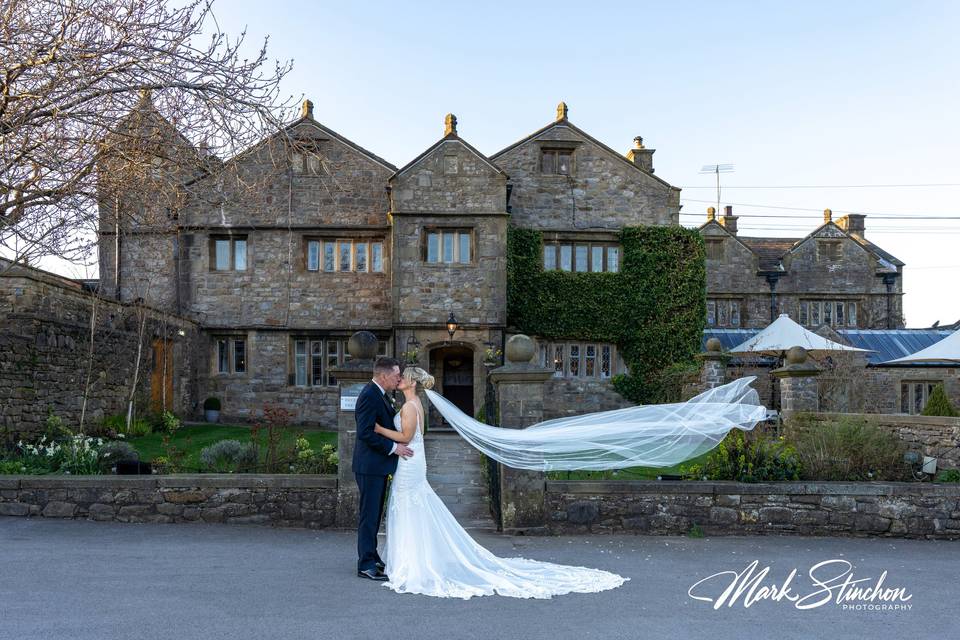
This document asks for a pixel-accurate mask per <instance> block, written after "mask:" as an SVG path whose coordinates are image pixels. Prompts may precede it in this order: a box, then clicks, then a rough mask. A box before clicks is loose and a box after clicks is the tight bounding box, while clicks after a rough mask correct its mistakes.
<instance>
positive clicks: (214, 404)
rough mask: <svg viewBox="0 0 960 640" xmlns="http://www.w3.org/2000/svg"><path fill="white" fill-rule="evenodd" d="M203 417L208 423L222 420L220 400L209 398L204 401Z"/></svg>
mask: <svg viewBox="0 0 960 640" xmlns="http://www.w3.org/2000/svg"><path fill="white" fill-rule="evenodd" d="M203 416H204V418H205V419H206V421H207V422H217V421H219V420H220V398H213V397H210V398H207V399H206V400H204V401H203Z"/></svg>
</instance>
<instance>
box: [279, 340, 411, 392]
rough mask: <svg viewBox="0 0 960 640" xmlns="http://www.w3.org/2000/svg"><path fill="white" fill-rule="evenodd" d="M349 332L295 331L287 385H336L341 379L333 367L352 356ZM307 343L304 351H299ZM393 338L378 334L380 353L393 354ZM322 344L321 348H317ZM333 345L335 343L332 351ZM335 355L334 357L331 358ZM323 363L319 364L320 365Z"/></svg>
mask: <svg viewBox="0 0 960 640" xmlns="http://www.w3.org/2000/svg"><path fill="white" fill-rule="evenodd" d="M349 341H350V336H347V335H318V334H310V333H291V334H289V335H288V340H287V355H288V358H287V360H288V361H287V386H288V387H295V388H299V389H322V388H328V389H329V388H333V387H336V386H337V384H338V382H337V379H336V378H335V377H334V376H333V375H332V374H331V373H330V369H331V368H332V367H339V366H342V365H343V364H344V363H346V362H348V361H349V360H350V354H348V353H347V352H346V351H347V343H348V342H349ZM300 344H303V345H304V351H303V353H300V352H299V351H298V349H299V345H300ZM392 344H393V341H392V339H391V338H390V337H380V336H378V337H377V356H378V357H379V356H386V355H390V351H391V347H392ZM317 347H319V348H317ZM331 347H335V349H334V350H333V352H331ZM301 358H302V362H303V382H301V380H300V376H299V374H300V371H299V367H300V361H301ZM331 358H333V359H332V360H331ZM318 364H319V366H318Z"/></svg>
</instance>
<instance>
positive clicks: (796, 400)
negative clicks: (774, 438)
mask: <svg viewBox="0 0 960 640" xmlns="http://www.w3.org/2000/svg"><path fill="white" fill-rule="evenodd" d="M770 373H771V374H773V375H774V376H776V377H777V378H778V379H779V380H780V411H781V412H782V413H784V414H789V413H793V412H797V411H819V410H820V398H819V396H818V395H817V376H818V375H820V367H818V366H817V365H816V364H815V363H814V362H812V361H811V360H810V359H809V358H808V356H807V350H806V349H804V348H803V347H791V348H790V350H789V351H787V357H786V362H785V364H784V366H782V367H780V368H779V369H774V370H773V371H771V372H770Z"/></svg>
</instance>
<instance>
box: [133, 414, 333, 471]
mask: <svg viewBox="0 0 960 640" xmlns="http://www.w3.org/2000/svg"><path fill="white" fill-rule="evenodd" d="M300 432H303V434H304V437H306V439H307V440H308V441H309V442H310V446H311V447H312V448H313V449H314V450H315V451H319V450H320V448H321V447H322V446H323V445H325V444H330V445H333V446H334V447H336V446H337V434H336V432H334V431H319V430H317V429H307V428H304V427H287V428H286V429H285V430H284V433H283V437H282V438H281V440H280V446H279V447H278V454H279V456H281V457H284V456H285V455H286V453H287V452H289V451H290V450H291V449H292V448H293V443H294V440H296V437H297V434H299V433H300ZM162 439H163V434H161V433H151V434H149V435H145V436H143V437H140V438H130V440H129V442H130V444H132V445H133V446H134V447H135V448H136V449H137V451H138V452H139V453H140V459H141V460H143V461H146V462H150V461H152V460H153V459H154V458H156V457H157V456H163V455H166V452H165V451H164V449H163V441H162ZM219 440H239V441H240V442H249V441H250V427H246V426H236V425H228V424H209V425H208V424H198V425H186V426H183V427H181V428H180V429H179V430H178V431H177V434H176V435H175V436H174V438H173V444H174V445H176V446H177V447H178V448H180V449H183V450H185V451H186V452H187V457H186V458H185V460H184V466H185V467H186V469H185V471H200V470H201V465H200V450H201V449H203V448H204V447H206V446H209V445H211V444H213V443H214V442H217V441H219ZM259 444H260V450H261V456H262V455H263V452H264V451H265V449H266V433H261V434H260V438H259Z"/></svg>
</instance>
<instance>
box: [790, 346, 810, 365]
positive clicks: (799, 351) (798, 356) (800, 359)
mask: <svg viewBox="0 0 960 640" xmlns="http://www.w3.org/2000/svg"><path fill="white" fill-rule="evenodd" d="M786 359H787V364H803V363H804V362H806V361H807V350H806V349H804V348H803V347H790V348H789V349H788V350H787V356H786Z"/></svg>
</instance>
